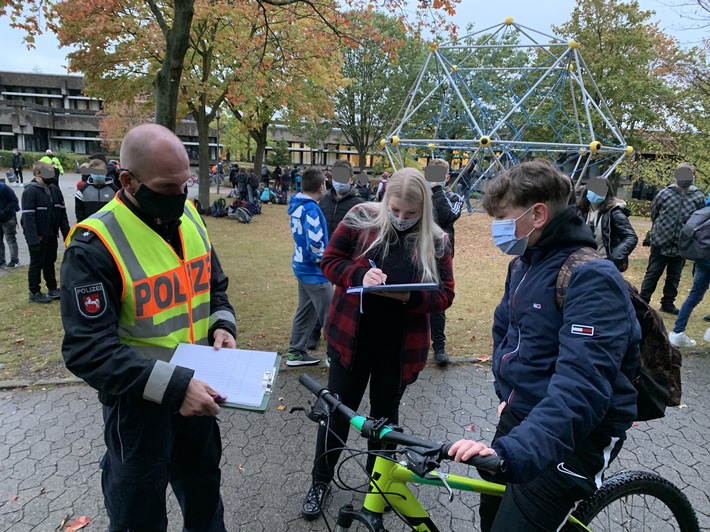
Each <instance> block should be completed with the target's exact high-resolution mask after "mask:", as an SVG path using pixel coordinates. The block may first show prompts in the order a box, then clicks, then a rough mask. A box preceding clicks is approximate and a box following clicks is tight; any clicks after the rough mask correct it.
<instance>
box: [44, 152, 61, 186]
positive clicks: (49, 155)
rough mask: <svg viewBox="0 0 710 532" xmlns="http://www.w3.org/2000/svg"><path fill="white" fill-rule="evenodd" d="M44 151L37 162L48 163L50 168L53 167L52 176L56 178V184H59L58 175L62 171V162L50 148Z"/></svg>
mask: <svg viewBox="0 0 710 532" xmlns="http://www.w3.org/2000/svg"><path fill="white" fill-rule="evenodd" d="M44 153H45V155H44V157H42V158H41V159H40V160H39V162H41V163H45V164H48V165H50V166H51V167H52V168H54V178H55V179H56V180H57V185H58V184H59V176H60V175H62V174H63V173H64V168H62V163H61V161H60V160H59V159H58V158H57V157H55V155H54V152H52V150H47V151H46V152H44Z"/></svg>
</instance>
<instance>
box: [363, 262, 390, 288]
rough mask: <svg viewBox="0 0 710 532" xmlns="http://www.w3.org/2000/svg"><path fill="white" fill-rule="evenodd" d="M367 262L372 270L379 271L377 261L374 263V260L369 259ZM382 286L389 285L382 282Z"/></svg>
mask: <svg viewBox="0 0 710 532" xmlns="http://www.w3.org/2000/svg"><path fill="white" fill-rule="evenodd" d="M367 262H369V263H370V267H371V268H375V269H377V264H375V261H374V260H372V259H367ZM382 284H387V283H385V282H384V281H382Z"/></svg>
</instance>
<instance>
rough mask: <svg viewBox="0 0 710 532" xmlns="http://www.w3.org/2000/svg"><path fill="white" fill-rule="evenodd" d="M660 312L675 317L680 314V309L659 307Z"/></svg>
mask: <svg viewBox="0 0 710 532" xmlns="http://www.w3.org/2000/svg"><path fill="white" fill-rule="evenodd" d="M661 312H665V313H667V314H673V315H674V316H677V315H678V313H679V312H680V309H678V307H676V306H675V305H661Z"/></svg>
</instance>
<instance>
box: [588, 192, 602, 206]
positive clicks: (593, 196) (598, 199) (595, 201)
mask: <svg viewBox="0 0 710 532" xmlns="http://www.w3.org/2000/svg"><path fill="white" fill-rule="evenodd" d="M587 199H588V200H589V203H591V204H592V205H599V204H601V203H604V200H605V199H606V196H600V195H599V194H597V193H595V192H592V191H591V190H587Z"/></svg>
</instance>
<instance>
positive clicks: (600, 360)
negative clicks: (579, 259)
mask: <svg viewBox="0 0 710 532" xmlns="http://www.w3.org/2000/svg"><path fill="white" fill-rule="evenodd" d="M583 246H594V239H593V238H592V235H591V234H590V232H589V229H588V228H587V227H586V226H585V225H584V222H583V221H582V219H581V218H580V217H579V216H577V215H576V214H575V210H574V208H572V207H570V208H568V209H567V210H565V211H564V212H563V213H561V214H559V215H558V216H556V217H555V218H553V219H552V220H551V221H550V223H549V224H548V225H547V227H545V228H544V229H543V232H542V235H541V237H540V240H539V241H538V242H537V243H536V245H535V246H534V247H532V248H529V249H527V250H526V251H525V253H524V254H523V256H522V257H521V258H520V259H514V260H512V261H511V263H510V266H509V268H508V277H507V279H506V282H505V294H504V295H503V299H502V300H501V303H500V305H498V307H497V308H496V310H495V314H494V318H493V361H492V362H493V375H494V377H495V390H496V394H497V395H498V398H499V399H500V400H501V401H506V402H507V403H508V405H507V408H509V409H511V413H512V414H513V415H514V416H515V417H516V418H517V419H521V420H523V421H522V422H521V423H520V424H519V425H518V426H517V427H515V429H513V430H512V431H511V432H510V433H509V434H508V435H507V436H504V437H501V438H499V439H498V440H496V442H495V443H494V444H493V448H494V449H495V450H496V452H497V453H498V455H499V456H501V457H502V458H503V459H505V461H506V463H507V465H508V468H507V473H506V476H507V478H506V480H510V481H512V482H516V483H524V482H528V481H530V480H532V479H533V478H535V477H536V476H538V475H539V474H541V473H542V472H544V471H547V470H549V469H550V468H551V467H554V466H556V465H557V464H559V463H560V462H562V461H563V460H564V459H565V456H567V455H568V454H569V453H571V452H572V451H573V450H574V449H575V446H576V444H577V442H579V440H580V439H583V438H586V437H587V436H589V435H590V434H597V435H602V436H611V437H617V438H620V439H622V440H623V439H624V437H625V433H626V430H628V429H629V428H630V427H631V424H632V423H633V421H634V419H635V417H636V390H635V389H634V386H633V384H632V383H631V378H632V376H633V375H635V373H636V369H637V367H638V361H639V346H638V344H639V341H640V338H641V329H640V327H639V324H638V321H637V320H636V312H635V311H634V308H633V306H632V304H631V301H630V300H629V295H628V289H627V288H626V284H625V282H624V279H623V277H622V276H621V273H619V271H618V270H617V269H616V268H615V267H614V266H613V265H612V264H611V263H610V262H608V261H605V260H598V261H591V262H587V263H584V264H582V265H580V266H578V267H577V268H576V269H575V270H574V273H573V274H572V276H571V277H570V281H569V287H568V289H567V293H566V296H565V301H564V308H563V309H560V308H558V306H557V302H556V298H555V284H556V281H557V278H558V275H559V272H560V268H561V267H562V265H563V264H564V262H565V260H566V259H567V257H569V255H570V254H571V253H572V252H574V251H575V250H577V249H579V248H580V247H583Z"/></svg>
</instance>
